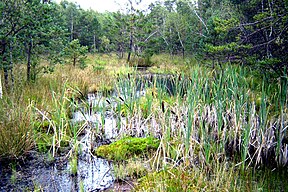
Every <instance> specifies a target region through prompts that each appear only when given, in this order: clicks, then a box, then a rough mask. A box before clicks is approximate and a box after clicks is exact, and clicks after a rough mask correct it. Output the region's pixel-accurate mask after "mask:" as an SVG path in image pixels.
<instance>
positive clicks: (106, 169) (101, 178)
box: [0, 75, 175, 192]
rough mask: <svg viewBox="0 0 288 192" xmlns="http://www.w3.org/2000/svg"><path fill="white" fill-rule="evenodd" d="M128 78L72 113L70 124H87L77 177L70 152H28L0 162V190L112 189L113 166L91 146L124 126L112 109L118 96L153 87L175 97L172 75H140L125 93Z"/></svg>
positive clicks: (81, 140)
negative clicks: (131, 87)
mask: <svg viewBox="0 0 288 192" xmlns="http://www.w3.org/2000/svg"><path fill="white" fill-rule="evenodd" d="M130 78H131V77H128V78H127V79H126V80H124V81H122V82H121V83H119V84H118V85H116V87H117V86H118V90H117V91H116V89H117V88H115V90H113V91H112V92H111V93H110V94H109V95H105V96H104V95H103V94H101V93H98V94H88V96H87V101H85V103H82V104H81V103H80V104H79V106H80V107H79V108H78V110H76V111H75V112H74V113H73V119H72V122H73V123H78V122H86V124H87V125H86V128H85V131H84V132H83V134H81V135H79V137H78V142H79V145H80V148H81V152H80V153H79V157H78V163H77V166H78V172H77V175H74V176H73V175H71V171H70V169H71V165H70V163H69V160H68V159H69V158H68V156H69V149H67V150H66V151H65V150H64V151H63V153H62V154H60V155H58V156H57V157H55V158H53V157H49V156H47V155H45V154H39V153H38V152H31V153H29V154H28V156H27V158H25V160H22V161H17V163H16V162H14V163H12V162H1V164H0V191H33V190H37V189H39V190H40V191H51V192H52V191H81V190H82V189H83V190H84V191H102V190H105V189H107V188H109V187H111V186H112V185H113V182H114V177H113V173H112V170H113V168H112V165H111V163H109V162H108V161H107V160H105V159H101V158H97V157H95V156H94V155H93V154H92V152H91V146H99V145H100V144H99V143H97V140H99V139H98V138H99V137H101V139H100V140H101V141H102V142H103V141H104V142H106V141H108V142H110V141H111V140H113V139H114V138H116V137H117V136H118V134H119V133H120V131H121V127H125V122H126V121H125V120H126V119H125V118H124V117H121V116H119V114H116V112H115V111H114V110H113V109H115V108H116V107H117V105H118V104H119V102H120V100H119V97H122V98H124V99H127V98H129V97H139V96H141V95H144V94H145V91H146V90H145V89H146V88H147V87H151V86H155V85H157V86H160V87H162V88H164V89H166V91H167V93H168V94H170V95H173V94H175V83H174V80H173V79H172V78H171V76H167V75H166V76H164V75H163V76H158V77H157V80H155V78H156V77H155V76H153V75H142V76H139V77H138V78H135V79H136V80H135V79H134V80H135V82H134V83H135V84H133V86H134V88H135V90H134V92H127V90H126V88H127V87H126V86H130V85H131V84H130V83H131V81H130ZM128 89H129V87H128ZM132 94H133V95H132ZM100 109H101V110H100ZM67 154H68V155H67Z"/></svg>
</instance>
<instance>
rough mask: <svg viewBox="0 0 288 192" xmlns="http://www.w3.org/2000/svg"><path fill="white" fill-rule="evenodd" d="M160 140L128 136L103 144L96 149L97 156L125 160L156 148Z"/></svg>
mask: <svg viewBox="0 0 288 192" xmlns="http://www.w3.org/2000/svg"><path fill="white" fill-rule="evenodd" d="M159 143H160V141H159V140H158V139H155V138H153V137H146V138H135V137H126V138H123V139H120V140H118V141H116V142H114V143H112V144H110V145H102V146H100V147H98V148H97V149H96V151H95V153H96V155H97V156H100V157H103V158H106V159H108V160H114V161H124V160H127V159H129V158H131V157H134V156H139V155H145V154H147V153H149V152H150V151H153V150H156V149H157V148H158V146H159Z"/></svg>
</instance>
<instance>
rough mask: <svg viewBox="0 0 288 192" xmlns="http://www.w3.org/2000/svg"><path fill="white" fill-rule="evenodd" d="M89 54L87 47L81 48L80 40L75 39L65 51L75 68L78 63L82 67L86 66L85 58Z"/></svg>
mask: <svg viewBox="0 0 288 192" xmlns="http://www.w3.org/2000/svg"><path fill="white" fill-rule="evenodd" d="M87 52H88V47H87V46H81V45H80V43H79V40H78V39H74V40H73V41H71V42H70V43H69V45H68V46H67V47H66V48H65V49H64V53H65V55H66V56H67V57H68V58H69V59H70V61H71V62H72V63H73V66H74V67H75V66H76V64H77V63H79V64H80V67H81V68H83V67H84V66H85V58H86V54H87Z"/></svg>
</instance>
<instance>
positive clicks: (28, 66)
mask: <svg viewBox="0 0 288 192" xmlns="http://www.w3.org/2000/svg"><path fill="white" fill-rule="evenodd" d="M32 45H33V44H32V38H30V40H29V43H28V49H27V81H28V82H29V81H30V80H31V54H32Z"/></svg>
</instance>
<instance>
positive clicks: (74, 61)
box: [73, 57, 76, 67]
mask: <svg viewBox="0 0 288 192" xmlns="http://www.w3.org/2000/svg"><path fill="white" fill-rule="evenodd" d="M73 66H74V67H75V66H76V57H74V58H73Z"/></svg>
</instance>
